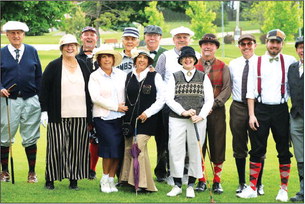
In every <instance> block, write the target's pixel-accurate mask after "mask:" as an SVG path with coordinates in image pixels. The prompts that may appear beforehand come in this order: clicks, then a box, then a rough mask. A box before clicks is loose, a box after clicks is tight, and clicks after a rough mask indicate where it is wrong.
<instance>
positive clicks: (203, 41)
mask: <svg viewBox="0 0 305 204" xmlns="http://www.w3.org/2000/svg"><path fill="white" fill-rule="evenodd" d="M207 42H210V43H214V44H215V45H216V46H217V48H219V46H220V43H219V41H218V40H207V39H206V40H203V39H201V40H199V45H200V46H201V45H202V43H207Z"/></svg>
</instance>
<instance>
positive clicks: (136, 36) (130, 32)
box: [123, 27, 140, 38]
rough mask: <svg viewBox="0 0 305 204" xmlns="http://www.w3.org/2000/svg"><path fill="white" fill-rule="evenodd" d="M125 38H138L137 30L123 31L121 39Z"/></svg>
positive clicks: (130, 28)
mask: <svg viewBox="0 0 305 204" xmlns="http://www.w3.org/2000/svg"><path fill="white" fill-rule="evenodd" d="M125 36H131V37H135V38H139V36H140V35H139V30H138V29H137V28H134V27H127V28H125V29H124V32H123V37H125Z"/></svg>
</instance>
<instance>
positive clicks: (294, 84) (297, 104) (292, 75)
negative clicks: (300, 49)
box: [288, 62, 304, 118]
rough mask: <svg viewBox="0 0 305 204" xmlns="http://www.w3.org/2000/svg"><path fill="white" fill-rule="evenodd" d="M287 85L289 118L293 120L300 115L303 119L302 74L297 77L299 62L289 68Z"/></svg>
mask: <svg viewBox="0 0 305 204" xmlns="http://www.w3.org/2000/svg"><path fill="white" fill-rule="evenodd" d="M288 84H289V91H290V97H291V102H292V107H291V111H290V113H291V116H292V117H293V118H295V117H297V115H300V116H302V117H303V118H304V73H303V75H302V76H301V77H300V75H299V62H295V63H293V64H291V65H290V66H289V70H288Z"/></svg>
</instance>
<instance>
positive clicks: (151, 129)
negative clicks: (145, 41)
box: [124, 72, 157, 135]
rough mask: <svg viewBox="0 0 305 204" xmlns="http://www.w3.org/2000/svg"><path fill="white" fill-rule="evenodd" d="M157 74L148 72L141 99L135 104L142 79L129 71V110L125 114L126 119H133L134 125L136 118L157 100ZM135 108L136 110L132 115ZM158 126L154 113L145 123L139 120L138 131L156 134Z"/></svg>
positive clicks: (132, 123)
mask: <svg viewBox="0 0 305 204" xmlns="http://www.w3.org/2000/svg"><path fill="white" fill-rule="evenodd" d="M155 76H156V72H148V73H147V76H146V78H145V79H144V83H143V85H142V89H141V92H140V96H139V100H138V102H137V104H135V101H136V98H137V96H138V93H139V88H140V86H141V83H142V81H141V82H138V80H137V79H136V76H135V75H134V74H132V72H130V73H128V75H127V79H126V105H127V106H128V111H127V112H126V114H125V116H124V121H127V122H129V121H131V125H132V126H133V127H134V125H135V120H136V118H137V117H138V116H139V115H141V114H142V113H143V112H144V111H145V110H146V109H148V108H149V107H150V106H151V105H152V104H153V103H154V102H155V101H156V95H157V89H156V85H155ZM127 96H128V98H127ZM128 99H129V100H128ZM133 109H135V110H134V114H133V116H132V111H133ZM131 116H132V118H131ZM156 127H157V117H156V115H153V116H151V117H150V118H148V119H147V120H146V121H145V123H141V122H140V121H139V122H138V128H137V133H138V134H146V135H155V132H156Z"/></svg>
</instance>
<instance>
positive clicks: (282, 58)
mask: <svg viewBox="0 0 305 204" xmlns="http://www.w3.org/2000/svg"><path fill="white" fill-rule="evenodd" d="M280 60H281V68H282V82H281V96H282V98H281V103H284V102H285V63H284V57H283V55H282V54H280Z"/></svg>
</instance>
